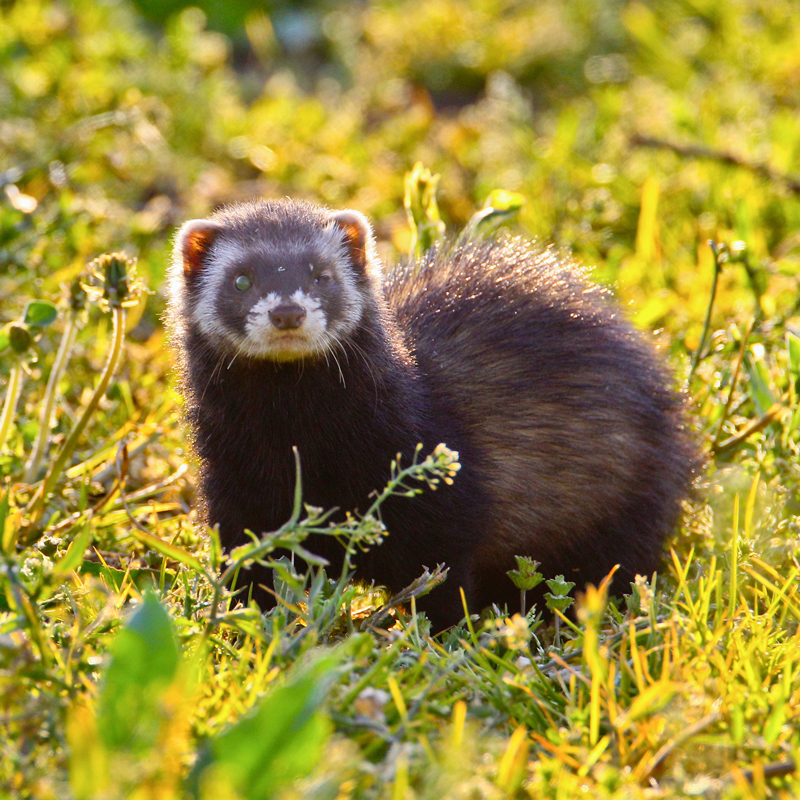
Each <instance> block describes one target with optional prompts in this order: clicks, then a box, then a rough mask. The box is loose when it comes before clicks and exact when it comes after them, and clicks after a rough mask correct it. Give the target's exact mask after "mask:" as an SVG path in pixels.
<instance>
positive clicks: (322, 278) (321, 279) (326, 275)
mask: <svg viewBox="0 0 800 800" xmlns="http://www.w3.org/2000/svg"><path fill="white" fill-rule="evenodd" d="M330 279H331V274H330V272H320V274H319V275H317V277H316V278H314V283H316V284H320V283H327V282H328V281H329V280H330Z"/></svg>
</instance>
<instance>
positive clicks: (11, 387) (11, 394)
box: [0, 361, 22, 450]
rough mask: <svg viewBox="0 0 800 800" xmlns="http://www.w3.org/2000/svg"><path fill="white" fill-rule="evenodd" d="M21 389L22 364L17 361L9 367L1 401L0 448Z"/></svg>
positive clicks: (0, 448)
mask: <svg viewBox="0 0 800 800" xmlns="http://www.w3.org/2000/svg"><path fill="white" fill-rule="evenodd" d="M21 390H22V364H21V363H20V362H19V361H17V362H16V363H15V364H14V366H13V367H12V368H11V372H10V374H9V376H8V386H7V387H6V399H5V402H4V403H3V414H2V416H0V450H2V449H3V446H4V445H5V443H6V439H7V438H8V434H9V432H10V430H11V421H12V420H13V419H14V413H15V412H16V410H17V402H18V401H19V395H20V391H21Z"/></svg>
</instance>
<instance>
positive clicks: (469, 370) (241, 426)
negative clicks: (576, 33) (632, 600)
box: [168, 201, 697, 629]
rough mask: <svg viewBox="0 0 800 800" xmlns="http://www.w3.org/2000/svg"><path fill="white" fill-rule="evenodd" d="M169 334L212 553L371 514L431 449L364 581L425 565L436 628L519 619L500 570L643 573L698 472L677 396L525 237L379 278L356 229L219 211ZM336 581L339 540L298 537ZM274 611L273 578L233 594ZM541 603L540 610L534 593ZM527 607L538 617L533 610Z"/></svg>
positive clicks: (258, 207)
mask: <svg viewBox="0 0 800 800" xmlns="http://www.w3.org/2000/svg"><path fill="white" fill-rule="evenodd" d="M170 281H171V283H170V305H169V320H168V321H169V324H170V327H171V329H172V337H173V341H174V342H175V344H176V345H177V348H178V351H179V355H180V358H179V361H180V370H181V375H182V381H183V391H184V393H185V396H186V409H187V417H188V420H189V424H190V427H191V431H192V440H193V444H194V448H195V450H196V453H197V456H198V457H199V461H200V494H201V498H202V501H203V506H204V513H205V518H206V520H207V522H208V523H210V524H212V525H219V531H220V537H221V540H222V543H223V545H224V547H225V548H227V549H230V548H233V547H235V546H237V545H239V544H242V543H244V542H245V541H247V538H246V535H245V533H244V531H245V529H249V530H251V531H253V532H255V533H257V534H260V533H263V532H268V531H272V530H275V529H276V528H278V527H279V526H280V525H281V524H283V523H284V522H285V521H286V520H287V519H288V518H289V516H290V513H291V507H292V497H293V491H294V482H295V470H294V462H293V456H292V447H293V446H296V447H297V448H298V449H299V453H300V459H301V463H302V469H303V487H302V488H303V499H304V501H305V502H307V503H311V504H313V505H315V506H320V507H322V508H325V509H329V508H334V507H336V508H338V509H341V510H342V511H345V510H352V511H357V510H360V511H362V512H363V511H364V510H365V509H366V508H367V507H368V505H369V503H370V500H369V499H368V498H369V495H370V494H371V493H372V492H373V491H375V490H376V489H380V488H382V487H383V486H384V485H385V484H386V482H387V479H388V477H389V465H390V462H391V461H392V459H394V458H395V457H396V455H397V454H398V453H400V454H402V455H403V460H404V463H406V464H408V463H410V459H411V457H412V455H413V453H414V449H415V447H416V445H417V443H422V444H423V445H424V452H429V451H431V450H432V449H433V448H434V447H435V446H436V445H437V444H438V443H440V442H444V443H446V444H447V445H448V446H449V447H451V448H452V449H454V450H457V451H458V452H459V454H460V461H461V464H462V468H461V471H460V472H459V474H458V476H457V477H456V479H455V482H454V484H453V485H452V486H441V487H440V488H439V489H438V490H437V491H425V492H423V494H421V495H420V496H418V497H417V498H415V499H413V500H409V499H406V498H402V497H392V498H390V499H389V500H388V501H387V502H386V503H385V505H384V507H383V509H382V518H383V521H384V523H385V525H386V527H387V530H388V536H387V537H386V539H385V540H384V542H383V544H382V545H380V546H379V547H375V548H372V549H371V550H370V551H369V552H366V553H363V554H360V555H359V557H358V561H357V564H356V566H357V571H356V575H357V577H359V578H362V579H366V580H372V581H375V582H376V583H378V584H381V585H383V586H386V587H387V588H388V589H389V590H390V591H398V590H400V589H401V588H403V587H405V586H406V585H408V584H409V583H410V582H411V581H412V580H414V579H415V578H417V577H418V576H419V575H420V574H421V572H422V569H423V565H426V566H428V567H431V568H432V567H434V566H435V565H437V564H439V563H445V564H447V566H448V567H449V575H448V578H447V580H446V581H445V583H444V584H442V585H441V586H440V587H438V588H437V589H435V590H434V591H433V592H432V593H431V594H430V595H428V596H427V597H424V598H422V599H421V601H420V603H419V606H420V607H421V608H422V609H423V610H425V611H426V612H427V614H428V616H429V617H430V619H431V620H432V622H433V625H434V627H435V628H436V629H442V628H444V627H447V626H450V625H453V624H455V623H457V622H458V621H459V620H460V618H461V617H462V615H463V610H462V609H463V606H462V602H461V598H460V594H459V587H462V588H463V590H464V593H465V596H466V598H467V601H468V605H469V607H470V610H471V611H477V610H480V608H482V607H484V606H486V605H489V604H491V603H497V604H499V605H500V606H501V607H502V605H503V604H504V603H507V604H508V606H509V608H510V609H511V610H514V609H515V608H517V607H518V598H519V593H518V590H517V589H516V588H515V587H514V586H513V584H512V583H511V581H510V579H509V578H508V577H507V575H506V572H507V571H508V570H510V569H513V568H514V567H515V562H514V556H515V555H527V556H532V557H533V558H535V559H536V560H538V561H539V562H541V571H542V572H543V574H544V575H545V576H546V577H552V576H555V575H557V574H563V575H564V576H565V577H566V578H567V579H568V580H571V581H574V582H575V583H576V584H577V585H578V586H579V587H582V586H583V585H584V584H586V583H587V582H592V583H595V584H596V583H598V582H599V581H600V580H602V578H603V577H604V576H605V575H606V574H607V573H608V572H609V571H610V570H611V569H612V568H613V567H614V566H615V565H617V564H619V565H620V569H619V571H618V573H617V578H616V585H617V586H618V587H620V588H627V586H628V582H629V581H632V580H633V578H634V576H635V575H636V574H649V573H652V572H653V571H654V570H655V569H656V568H657V567H658V565H659V561H660V557H661V554H662V547H663V542H664V539H665V537H666V536H667V535H668V534H669V533H670V532H671V531H672V530H673V529H674V527H675V525H676V523H677V521H678V519H679V515H680V507H681V501H682V499H683V498H684V497H685V496H686V494H687V491H688V490H689V487H690V483H691V479H692V474H693V470H694V468H695V467H696V465H697V458H696V451H695V447H694V445H693V443H692V441H691V439H690V437H689V436H688V434H687V433H686V431H685V430H684V422H683V415H682V401H681V399H680V398H679V397H678V395H676V393H675V392H673V391H672V389H671V388H670V385H669V384H670V375H669V373H668V371H667V370H666V368H665V366H664V365H663V363H662V361H661V360H660V359H659V358H658V357H657V356H656V354H655V353H654V351H653V349H652V348H651V346H650V345H649V344H648V343H647V342H646V341H644V340H643V338H642V337H641V336H640V335H639V334H638V333H636V332H635V331H634V330H633V328H632V327H631V326H630V325H629V324H628V323H627V322H626V321H625V320H624V319H623V318H622V316H621V315H620V312H619V310H618V309H617V308H616V307H615V306H614V304H613V303H612V301H611V300H610V299H609V297H608V295H607V293H606V292H605V291H604V290H602V289H600V288H599V287H597V286H594V285H591V284H589V283H587V282H586V281H585V280H584V278H583V277H582V275H581V274H580V272H579V271H577V270H576V269H575V268H574V267H572V266H570V265H569V264H566V263H564V262H563V261H562V260H560V259H559V258H558V257H557V256H556V255H555V254H553V253H552V252H550V251H544V252H537V251H535V250H534V249H533V248H532V247H531V246H530V245H529V244H527V243H525V242H524V241H522V240H520V239H508V240H505V241H483V242H477V243H468V244H464V245H463V246H460V247H458V248H456V249H455V250H454V251H451V252H448V253H447V254H446V255H442V254H440V253H439V252H438V251H433V252H431V253H429V254H428V255H427V256H426V257H425V258H424V259H423V260H422V261H421V263H418V264H415V263H410V264H408V265H406V266H404V267H400V268H397V269H395V270H393V271H391V272H390V273H389V274H388V275H387V276H384V275H383V274H382V270H381V265H380V263H379V260H378V258H377V255H376V252H375V246H374V241H373V235H372V231H371V228H370V226H369V223H368V222H367V220H366V219H365V218H364V217H363V216H362V215H361V214H359V213H358V212H354V211H341V212H332V211H330V210H328V209H325V208H321V207H318V206H315V205H312V204H308V203H304V202H293V201H262V202H253V203H248V204H244V205H239V206H235V207H232V208H228V209H226V210H222V211H219V212H216V213H215V214H213V215H212V216H211V217H210V218H209V219H205V220H192V221H190V222H187V223H186V224H185V225H184V226H183V227H182V228H181V230H180V232H179V234H178V236H177V239H176V244H175V258H174V264H173V267H172V273H171V278H170ZM307 546H308V547H309V549H310V550H312V551H314V552H316V553H318V554H319V555H322V556H323V557H325V558H327V559H328V560H329V561H330V562H331V563H332V568H333V569H334V570H335V569H337V568H340V567H341V564H342V558H343V549H342V547H341V545H340V544H339V543H338V542H336V541H335V540H334V539H332V538H331V537H318V540H317V539H314V538H313V537H312V539H311V540H310V541H309V542H307ZM248 578H249V580H252V581H253V582H254V584H255V585H256V587H257V590H256V592H255V595H254V596H255V597H256V598H257V599H258V600H259V602H260V604H261V605H262V607H263V606H269V605H272V604H274V600H273V599H272V597H271V594H270V592H269V588H270V587H271V576H270V574H269V571H268V570H266V569H264V570H261V571H259V570H258V568H256V569H255V570H254V571H253V572H252V573H251V574H250V575H249V576H248ZM539 599H541V598H540V597H539ZM540 607H541V604H540Z"/></svg>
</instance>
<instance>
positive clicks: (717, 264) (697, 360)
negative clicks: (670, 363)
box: [686, 242, 722, 384]
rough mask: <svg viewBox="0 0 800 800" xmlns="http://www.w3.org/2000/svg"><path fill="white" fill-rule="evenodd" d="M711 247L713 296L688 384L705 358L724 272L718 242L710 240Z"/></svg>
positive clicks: (709, 303)
mask: <svg viewBox="0 0 800 800" xmlns="http://www.w3.org/2000/svg"><path fill="white" fill-rule="evenodd" d="M709 245H710V247H711V252H712V253H713V255H714V278H713V280H712V282H711V296H710V297H709V298H708V308H707V309H706V318H705V321H704V322H703V332H702V334H701V335H700V344H698V345H697V350H696V351H695V354H694V358H693V359H692V366H691V369H690V370H689V377H688V378H687V381H686V382H687V384H689V383H691V380H692V378H693V377H694V373H695V370H696V369H697V365H698V364H699V363H700V359H702V358H704V357H705V356H704V355H703V350H704V349H705V346H706V338H707V337H708V328H709V326H710V324H711V311H712V310H713V308H714V300H715V299H716V296H717V282H718V281H719V274H720V272H722V267H721V265H720V261H719V250H718V247H717V244H716V242H709Z"/></svg>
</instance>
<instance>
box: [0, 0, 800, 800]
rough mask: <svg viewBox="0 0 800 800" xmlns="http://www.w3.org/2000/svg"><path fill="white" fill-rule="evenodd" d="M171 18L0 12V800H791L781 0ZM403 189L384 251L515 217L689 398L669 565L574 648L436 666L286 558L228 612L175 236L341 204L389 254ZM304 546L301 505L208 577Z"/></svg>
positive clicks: (788, 147)
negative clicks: (649, 335) (692, 479)
mask: <svg viewBox="0 0 800 800" xmlns="http://www.w3.org/2000/svg"><path fill="white" fill-rule="evenodd" d="M200 5H201V6H202V10H201V9H199V8H196V7H192V8H188V7H184V6H185V4H184V3H183V2H181V0H172V2H169V3H167V2H158V3H156V2H154V0H139V2H138V3H135V4H134V3H132V2H130V0H71V2H67V0H52V2H47V1H46V0H16V2H14V0H5V2H2V4H0V65H2V69H1V70H0V189H2V194H0V325H3V326H4V327H3V328H2V331H0V396H1V397H2V403H3V407H2V412H1V413H0V448H2V449H1V450H0V476H2V484H0V589H1V590H2V591H1V592H0V698H1V700H0V795H2V796H7V797H14V798H18V797H19V798H40V799H41V798H122V797H136V798H178V797H196V798H215V799H216V798H238V797H241V798H262V797H282V798H349V797H353V798H373V797H387V798H388V797H391V798H393V799H397V800H401V799H402V798H412V797H419V798H428V797H437V798H438V797H453V798H460V797H463V798H484V797H485V798H500V797H509V796H513V797H528V796H530V797H534V798H540V797H542V798H544V797H547V798H573V797H574V798H577V797H586V796H590V797H598V798H601V797H609V798H611V797H613V798H623V797H624V798H645V797H646V798H660V797H684V796H702V797H726V798H743V797H748V798H749V797H753V798H766V797H786V798H789V797H796V796H798V795H800V776H798V773H797V770H796V764H797V759H798V756H799V755H800V722H799V721H800V632H798V622H799V621H800V593H799V592H798V575H800V563H799V562H798V553H799V552H800V537H799V534H798V514H799V513H800V462H799V461H798V437H799V436H800V433H799V432H798V431H799V427H798V422H799V421H800V410H798V390H799V389H800V385H799V384H798V374H799V371H800V339H798V338H797V337H798V334H800V291H798V275H800V196H799V195H800V177H798V173H799V172H800V6H798V4H797V3H796V2H795V0H732V2H727V3H719V2H717V0H650V2H645V1H644V0H570V1H569V2H568V1H567V0H543V2H536V3H526V2H514V0H424V2H423V0H384V1H383V2H376V3H365V2H334V0H315V1H314V2H308V3H299V2H290V0H282V1H281V0H275V1H274V2H264V3H261V4H256V3H252V2H248V1H247V0H239V1H238V2H232V1H231V2H222V1H221V0H218V1H216V2H215V0H207V2H205V3H202V4H200ZM417 162H422V163H423V164H424V165H425V166H426V167H428V168H430V170H432V172H433V173H434V174H436V175H439V176H441V177H440V180H439V183H438V207H437V206H436V205H435V204H434V203H433V202H432V199H431V198H432V196H433V195H432V190H434V189H435V188H436V186H435V181H434V180H433V179H430V178H429V176H426V175H425V173H424V172H421V171H417V172H416V173H415V174H414V177H413V179H411V180H409V181H408V187H409V191H410V195H409V199H410V201H411V203H412V205H413V206H414V208H415V209H416V212H415V213H416V223H417V224H418V225H419V224H422V223H427V224H428V226H429V229H430V230H432V231H433V232H434V233H436V232H437V231H438V230H439V227H440V224H439V220H438V216H437V215H439V214H440V216H441V219H442V220H443V221H444V223H445V224H446V226H447V229H448V231H449V233H450V234H451V235H452V234H454V233H457V232H458V231H459V230H460V229H461V228H462V227H463V226H464V225H465V224H466V223H467V222H468V220H469V219H470V218H471V216H472V215H473V213H475V211H476V210H477V209H479V208H481V207H482V205H483V204H484V202H485V201H486V199H487V197H489V196H490V193H491V192H492V190H495V189H502V190H505V191H506V192H510V193H514V194H511V195H499V194H495V195H492V196H491V197H492V198H493V200H492V202H494V203H495V204H496V205H498V206H502V205H503V204H504V203H510V204H511V205H514V203H515V202H516V200H517V198H516V196H515V195H520V196H521V197H522V198H524V205H523V206H522V208H521V210H520V211H519V213H518V214H517V215H516V216H515V217H514V218H513V220H512V221H511V223H510V228H511V231H512V232H513V233H520V234H524V235H526V236H531V237H538V238H539V239H540V240H541V241H542V242H543V243H549V242H552V243H554V244H555V245H556V246H557V247H559V248H561V249H562V250H564V251H565V252H571V253H572V254H573V255H574V257H575V258H576V259H577V260H578V261H580V262H581V263H584V264H586V265H587V266H590V267H592V268H593V269H594V275H595V277H596V278H597V279H598V280H600V281H602V282H605V283H608V284H609V285H610V286H612V287H613V289H614V290H615V291H616V293H617V294H618V296H619V298H620V301H621V303H622V304H623V305H624V306H625V307H626V308H627V309H628V310H629V313H630V315H631V316H632V318H633V319H634V320H635V321H636V323H637V324H638V325H640V326H641V327H642V328H644V329H646V330H648V331H653V332H654V334H653V335H654V337H655V338H656V339H657V341H658V342H659V344H660V346H661V347H662V349H663V350H664V351H665V353H667V355H668V356H669V358H670V359H671V361H672V363H673V364H674V366H675V370H676V375H677V380H678V382H679V384H680V385H681V386H685V388H686V389H687V391H688V392H689V395H690V398H691V401H690V402H691V408H692V412H693V415H694V419H695V425H696V428H697V435H698V437H699V438H700V439H701V440H702V441H703V442H704V447H705V449H706V452H707V454H708V469H707V475H706V476H704V478H703V480H702V481H701V485H700V492H699V495H698V498H697V499H696V500H695V501H693V502H692V504H691V506H690V507H689V508H688V509H687V520H686V525H685V528H684V529H683V530H682V531H680V532H679V533H678V534H677V535H676V537H675V539H674V541H673V542H672V546H673V548H674V551H673V553H672V554H671V555H668V556H667V558H666V559H665V569H664V572H663V574H662V575H660V576H658V579H657V580H642V581H641V583H639V584H638V585H637V586H636V587H634V591H633V592H632V594H631V596H630V597H629V598H627V601H625V602H622V603H618V602H610V603H607V602H606V598H605V597H604V592H603V591H602V588H601V589H599V590H590V591H589V592H588V593H587V594H586V596H585V597H584V599H583V601H582V602H581V603H580V607H579V612H578V622H577V623H569V622H567V621H564V622H563V623H562V624H561V625H560V627H558V628H556V629H553V628H552V627H551V628H546V627H544V626H541V625H537V622H536V620H535V614H534V615H529V616H528V617H527V618H524V617H522V616H520V615H519V614H518V613H517V614H516V615H515V612H518V611H519V609H508V611H507V613H502V612H501V611H499V612H498V613H496V614H494V615H490V617H489V618H488V619H487V620H484V621H481V620H477V619H474V620H471V621H470V622H469V624H468V625H465V626H462V627H460V628H458V629H457V630H454V631H452V632H451V633H450V634H449V635H447V636H446V637H444V638H443V639H441V640H438V641H434V640H432V639H430V637H428V636H427V626H426V622H425V620H424V619H423V618H420V617H417V616H416V615H414V614H413V613H411V612H410V611H409V608H410V606H409V604H406V606H405V609H404V610H397V609H395V610H394V611H393V613H394V615H395V616H396V617H397V625H396V626H395V627H394V628H392V629H390V630H386V629H385V628H386V625H387V624H389V623H387V622H386V620H384V626H383V628H381V627H378V628H376V627H374V626H372V627H371V626H370V625H369V623H370V622H371V621H372V622H374V621H375V619H374V617H372V616H370V615H371V614H374V613H375V609H376V608H378V607H379V606H380V602H381V599H380V597H379V596H377V595H375V594H374V593H370V592H369V591H367V590H366V589H365V588H364V587H352V586H349V585H347V584H346V581H345V580H339V581H328V580H326V579H325V577H324V575H323V574H322V573H318V574H315V575H313V576H311V577H310V578H308V579H306V580H305V582H304V579H303V578H302V577H301V576H296V575H294V574H293V573H292V570H291V568H290V566H289V565H287V564H286V563H278V564H276V570H277V571H278V575H279V578H280V585H281V586H282V587H283V588H282V592H283V596H284V598H285V600H286V604H285V608H281V609H279V610H277V611H275V612H273V613H272V614H270V615H268V616H266V617H265V618H262V617H261V616H260V615H259V614H258V613H256V612H255V611H254V610H252V609H229V608H228V607H227V606H226V604H225V603H224V602H222V600H223V599H224V596H225V584H224V581H223V579H222V578H220V571H219V566H220V554H219V551H218V547H217V546H216V545H215V541H214V538H213V536H209V535H208V532H206V531H204V530H202V529H201V527H200V526H198V525H197V523H196V520H195V517H194V514H193V512H192V511H191V506H192V490H191V487H192V479H191V475H192V472H191V466H189V468H188V471H187V464H189V465H190V464H191V460H190V458H189V456H188V454H187V453H186V450H185V444H184V442H185V439H184V432H183V428H182V426H181V423H180V402H179V398H178V397H177V395H176V393H175V391H174V388H173V378H172V377H171V355H170V353H169V351H168V349H167V348H166V346H165V341H164V333H163V330H162V327H161V323H160V314H161V312H162V311H163V294H162V285H163V278H164V272H165V269H166V265H167V263H168V260H169V258H170V238H171V236H172V234H173V232H174V230H175V228H176V226H177V225H178V224H179V223H180V222H181V221H183V220H185V219H188V218H192V217H197V216H203V215H205V214H206V213H208V212H209V211H210V210H211V209H213V208H214V207H216V206H218V205H219V204H220V203H225V202H231V201H236V200H240V199H243V198H248V197H252V196H283V195H292V196H295V197H307V198H310V199H313V200H317V201H321V202H324V203H327V204H330V205H332V206H336V207H354V208H358V209H359V210H361V211H363V212H365V213H366V214H368V215H370V216H371V217H372V218H373V219H374V220H375V224H376V229H377V233H378V237H379V240H380V247H381V252H382V254H383V255H384V256H385V257H386V258H387V260H390V261H391V260H394V259H396V258H397V257H399V256H402V255H403V254H406V253H407V252H408V251H409V249H410V248H411V246H412V234H413V229H414V226H413V225H410V224H409V219H408V217H407V215H406V211H405V209H404V196H405V192H406V188H407V185H406V179H405V175H406V173H408V172H409V171H410V170H412V169H413V167H414V165H415V164H416V163H417ZM506 216H509V217H511V216H513V215H510V214H509V215H506ZM709 241H712V242H715V243H716V244H715V245H714V246H711V245H709ZM111 251H124V252H125V253H126V254H127V256H128V257H130V258H135V259H137V260H138V263H137V266H136V271H137V274H138V279H135V278H134V276H133V275H132V274H130V272H129V270H130V264H128V262H127V261H126V260H125V258H123V257H121V256H115V257H105V258H103V259H101V260H100V261H93V260H94V259H96V258H97V257H98V256H100V255H101V254H103V253H109V252H111ZM90 262H93V263H92V264H91V265H90V266H87V265H89V264H90ZM145 287H149V289H146V288H145ZM448 457H449V456H448V454H447V453H446V452H440V453H439V454H438V455H437V456H436V458H431V459H428V460H426V461H420V462H419V463H418V464H416V465H401V466H404V467H407V471H406V472H404V473H400V474H398V473H397V472H395V474H394V478H393V482H392V483H391V484H390V486H389V489H388V491H399V490H400V489H401V487H402V485H411V486H414V487H418V486H422V485H424V480H429V481H434V480H438V479H441V478H442V477H446V476H447V470H448V466H449V464H448ZM388 467H389V465H387V477H388V475H389V472H388ZM418 478H421V479H423V484H420V482H419V480H416V479H418ZM456 480H457V477H456ZM378 488H380V487H376V489H378ZM410 502H413V501H410ZM322 525H324V521H321V520H320V519H318V518H314V516H313V514H312V515H311V517H310V518H307V517H306V515H305V513H304V512H303V510H302V508H301V507H300V506H298V509H297V514H295V515H294V516H293V518H292V519H291V520H289V521H287V525H286V526H285V527H284V528H282V529H281V531H280V532H279V533H278V534H277V535H276V536H275V537H273V538H272V539H266V540H265V541H264V542H262V543H261V544H259V545H253V546H252V547H250V548H249V549H248V548H245V550H244V551H242V552H241V553H239V554H237V558H238V559H239V561H240V562H245V561H247V560H248V559H252V558H255V557H262V558H269V555H270V552H271V548H272V547H274V546H275V545H276V544H283V545H285V546H288V547H290V548H292V549H294V550H296V551H298V552H299V551H300V548H302V541H303V538H304V537H305V536H306V535H307V533H308V531H309V530H310V529H313V528H314V527H315V526H316V527H319V526H322ZM375 532H376V531H375V523H374V519H371V518H366V519H365V520H363V521H358V520H353V524H352V526H351V527H350V529H349V530H348V531H347V532H346V533H347V534H348V536H350V537H352V541H353V542H362V543H364V542H369V541H371V540H372V539H374V536H375ZM340 534H342V532H341V531H340ZM352 546H355V545H352ZM345 578H346V576H345ZM423 584H424V581H423ZM420 588H422V589H424V585H423V586H422V587H417V589H416V590H420ZM306 591H310V594H309V595H308V597H306V594H305V592H306ZM551 591H552V593H553V594H554V595H557V594H559V592H560V590H559V588H558V587H551ZM412 593H413V592H412ZM390 622H391V620H390Z"/></svg>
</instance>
